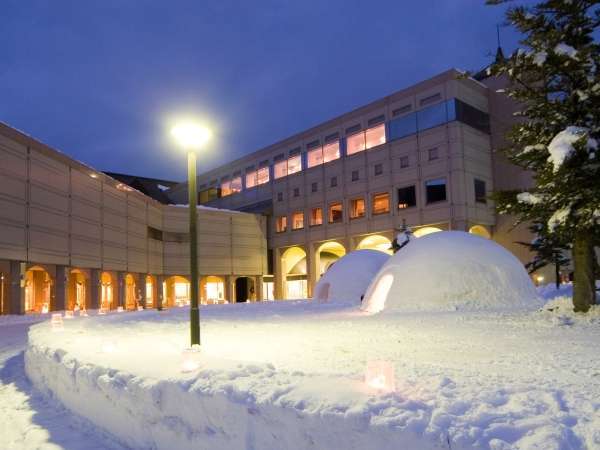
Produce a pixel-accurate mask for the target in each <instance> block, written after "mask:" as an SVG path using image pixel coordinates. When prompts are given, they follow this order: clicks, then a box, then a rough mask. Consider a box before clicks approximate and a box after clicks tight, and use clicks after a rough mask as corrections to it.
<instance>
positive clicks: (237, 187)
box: [231, 175, 242, 194]
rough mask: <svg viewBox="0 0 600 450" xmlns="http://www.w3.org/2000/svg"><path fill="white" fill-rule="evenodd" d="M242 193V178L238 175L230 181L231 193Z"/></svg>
mask: <svg viewBox="0 0 600 450" xmlns="http://www.w3.org/2000/svg"><path fill="white" fill-rule="evenodd" d="M237 192H242V176H241V175H238V176H236V177H235V178H233V179H232V180H231V193H232V194H235V193H237Z"/></svg>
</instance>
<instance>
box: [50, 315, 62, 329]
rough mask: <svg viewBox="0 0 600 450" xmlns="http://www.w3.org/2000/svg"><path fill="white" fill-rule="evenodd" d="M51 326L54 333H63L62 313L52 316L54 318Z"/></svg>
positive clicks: (51, 320)
mask: <svg viewBox="0 0 600 450" xmlns="http://www.w3.org/2000/svg"><path fill="white" fill-rule="evenodd" d="M50 326H51V327H52V331H61V330H63V329H64V325H63V318H62V314H61V313H56V314H52V318H51V319H50Z"/></svg>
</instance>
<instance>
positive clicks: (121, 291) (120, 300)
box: [117, 272, 126, 309]
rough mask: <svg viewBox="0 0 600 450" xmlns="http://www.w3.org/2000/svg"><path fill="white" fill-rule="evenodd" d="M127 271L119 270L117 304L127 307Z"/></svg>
mask: <svg viewBox="0 0 600 450" xmlns="http://www.w3.org/2000/svg"><path fill="white" fill-rule="evenodd" d="M125 291H126V286H125V272H117V306H121V307H123V309H125Z"/></svg>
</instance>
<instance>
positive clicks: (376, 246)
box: [356, 234, 393, 255]
mask: <svg viewBox="0 0 600 450" xmlns="http://www.w3.org/2000/svg"><path fill="white" fill-rule="evenodd" d="M356 249H357V250H379V251H380V252H385V253H387V254H388V255H391V254H392V253H393V252H392V241H390V240H389V239H388V238H386V237H385V236H381V235H380V234H372V235H371V236H367V237H365V238H364V239H362V240H361V241H360V242H359V244H358V245H357V246H356Z"/></svg>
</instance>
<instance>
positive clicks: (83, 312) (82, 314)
mask: <svg viewBox="0 0 600 450" xmlns="http://www.w3.org/2000/svg"><path fill="white" fill-rule="evenodd" d="M79 316H80V317H87V316H88V313H87V311H86V310H85V309H80V310H79Z"/></svg>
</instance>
